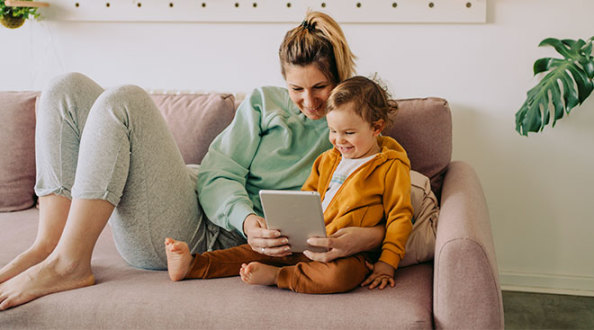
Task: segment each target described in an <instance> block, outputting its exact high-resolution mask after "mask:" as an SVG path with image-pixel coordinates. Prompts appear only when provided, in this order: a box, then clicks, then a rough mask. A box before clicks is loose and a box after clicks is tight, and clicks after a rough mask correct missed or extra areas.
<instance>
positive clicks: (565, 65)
mask: <svg viewBox="0 0 594 330" xmlns="http://www.w3.org/2000/svg"><path fill="white" fill-rule="evenodd" d="M593 41H594V37H592V38H590V39H588V40H586V41H584V40H582V39H578V40H571V39H564V40H559V39H554V38H548V39H545V40H543V41H542V42H541V43H540V44H539V47H540V46H552V47H554V48H555V50H556V51H557V52H558V53H559V54H561V55H562V56H563V59H558V58H550V57H547V58H541V59H539V60H537V61H536V62H534V75H537V74H539V73H543V74H544V73H546V74H545V76H544V77H543V78H542V79H541V80H540V82H539V83H538V84H537V85H536V86H534V87H533V88H532V89H530V90H529V91H528V93H527V98H526V101H524V104H523V105H522V107H521V108H520V110H518V112H517V113H516V131H517V132H518V133H520V134H521V135H528V132H540V131H542V130H543V129H544V127H545V126H546V125H548V124H549V123H550V122H551V118H552V126H553V127H554V126H555V123H556V122H557V120H558V119H561V118H563V116H564V115H565V114H569V112H570V111H571V110H572V109H573V108H575V107H576V106H578V105H580V104H582V102H584V101H585V100H586V98H588V96H589V95H590V94H591V93H592V90H593V89H594V81H593V79H594V56H592V42H593Z"/></svg>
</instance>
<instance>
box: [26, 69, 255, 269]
mask: <svg viewBox="0 0 594 330" xmlns="http://www.w3.org/2000/svg"><path fill="white" fill-rule="evenodd" d="M188 124H190V125H191V124H192V123H188ZM35 146H36V148H35V153H36V164H37V182H36V185H35V192H36V193H37V195H38V196H45V195H49V194H56V195H60V196H64V197H67V198H70V199H71V198H78V199H102V200H106V201H108V202H110V203H111V204H113V205H114V206H115V210H114V212H113V214H112V215H111V217H110V220H109V223H110V225H111V228H112V232H113V236H114V240H115V243H116V247H117V249H118V251H119V253H120V254H121V256H122V257H123V258H124V259H125V260H126V261H127V262H128V263H129V264H131V265H132V266H135V267H139V268H145V269H165V268H166V267H167V258H166V255H165V249H164V244H163V242H164V240H165V237H172V238H174V239H178V240H183V241H185V242H187V243H188V245H189V246H190V249H191V250H192V252H194V253H202V252H204V251H207V250H212V249H221V248H227V247H231V246H236V245H239V244H242V243H245V240H244V239H243V238H242V237H241V236H240V235H239V234H238V233H233V232H228V231H226V230H224V229H222V228H219V227H218V226H216V225H214V224H213V223H212V222H210V221H209V220H208V219H206V217H205V216H204V215H203V213H202V209H201V208H200V205H199V203H198V198H197V197H198V196H197V195H196V191H195V185H196V181H195V178H196V175H195V173H192V169H191V168H189V167H187V166H186V165H185V163H184V161H183V158H182V156H181V153H180V151H179V149H178V147H177V145H176V143H175V140H174V139H173V135H172V134H171V132H170V131H169V128H168V126H167V124H166V122H165V120H164V119H163V116H162V115H161V113H160V111H159V109H158V108H157V107H156V105H155V104H154V102H153V100H152V99H151V97H150V96H149V95H148V94H147V93H146V92H145V91H144V90H143V89H141V88H139V87H136V86H131V85H126V86H121V87H118V88H114V89H108V90H104V89H103V88H101V87H100V86H99V85H97V84H96V83H95V82H94V81H92V80H91V79H89V78H88V77H86V76H84V75H82V74H78V73H71V74H67V75H64V76H60V77H58V78H56V79H54V80H53V81H52V82H51V84H50V85H49V87H48V88H47V89H46V90H45V91H44V92H43V93H42V95H41V98H40V100H39V105H38V110H37V127H36V136H35ZM192 174H194V175H192ZM75 220H76V219H75Z"/></svg>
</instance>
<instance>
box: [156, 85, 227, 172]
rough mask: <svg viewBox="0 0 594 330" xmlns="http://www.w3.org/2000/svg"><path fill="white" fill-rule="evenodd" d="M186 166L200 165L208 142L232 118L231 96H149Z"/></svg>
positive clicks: (215, 94) (219, 94) (210, 94)
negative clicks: (162, 118) (159, 112)
mask: <svg viewBox="0 0 594 330" xmlns="http://www.w3.org/2000/svg"><path fill="white" fill-rule="evenodd" d="M152 97H153V100H154V101H155V103H156V104H157V107H159V109H160V110H161V113H163V116H164V117H165V121H166V122H167V124H168V125H169V128H170V129H171V132H172V133H173V137H174V138H175V142H177V145H178V147H179V149H180V151H181V154H182V156H183V158H184V161H185V162H186V164H200V162H201V161H202V158H203V157H204V155H205V154H206V152H207V151H208V147H209V145H210V143H211V141H212V140H213V139H214V138H215V137H216V136H217V135H218V134H219V133H220V132H221V131H222V130H223V129H224V128H225V127H227V125H229V123H231V120H232V119H233V116H234V115H235V102H234V97H233V95H231V94H221V93H203V94H152Z"/></svg>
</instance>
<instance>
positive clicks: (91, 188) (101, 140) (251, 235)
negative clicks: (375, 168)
mask: <svg viewBox="0 0 594 330" xmlns="http://www.w3.org/2000/svg"><path fill="white" fill-rule="evenodd" d="M279 57H280V63H281V70H282V73H283V76H284V78H285V80H286V81H287V86H288V90H287V89H282V88H261V89H257V90H256V91H254V93H252V95H251V96H250V97H249V98H248V99H247V100H246V101H245V102H243V103H242V105H241V106H240V107H239V109H238V110H237V114H236V117H235V119H234V120H233V122H232V124H231V125H230V126H229V127H228V128H227V129H225V131H223V132H222V133H221V135H220V136H218V137H217V138H216V139H215V140H214V141H213V143H212V145H211V148H210V149H209V152H208V154H207V155H206V156H205V159H204V161H203V163H202V165H201V168H200V171H199V177H198V184H197V187H198V189H197V190H198V196H199V200H200V205H199V203H198V201H197V199H196V193H195V191H194V186H195V185H196V183H195V182H196V181H195V179H192V178H195V175H191V174H192V173H189V172H190V171H189V169H191V168H189V167H186V166H185V164H184V162H183V159H182V157H181V154H180V152H179V150H178V149H177V146H176V144H175V142H174V139H173V137H172V135H171V133H170V132H169V130H168V128H167V125H166V123H165V122H164V120H163V118H162V116H161V114H160V112H159V110H158V109H157V107H156V106H155V104H154V103H153V101H152V100H151V98H150V96H149V95H148V94H147V93H146V92H145V91H144V90H142V89H140V88H138V87H135V86H123V87H119V88H116V89H112V90H107V91H104V90H103V89H102V88H101V87H100V86H98V85H97V84H96V83H94V82H93V81H92V80H90V79H89V78H87V77H85V76H83V75H80V74H69V75H66V76H64V77H60V78H58V79H56V80H55V81H54V82H53V83H52V84H51V86H50V87H49V88H48V89H47V90H46V91H45V92H44V93H43V94H42V97H41V99H40V104H39V111H38V118H37V121H38V125H37V131H36V153H37V154H36V159H37V172H38V173H37V183H36V186H35V190H36V193H37V194H38V195H39V196H40V198H39V202H40V221H39V229H38V233H37V238H36V240H35V242H34V243H33V245H32V246H31V248H30V249H29V250H27V251H25V252H23V253H22V254H21V255H19V256H17V257H16V258H15V259H14V260H13V261H12V262H11V263H9V264H8V265H6V266H5V267H4V268H2V269H1V270H0V283H1V284H0V310H5V309H7V308H10V307H13V306H17V305H20V304H23V303H25V302H28V301H30V300H33V299H36V298H38V297H41V296H43V295H46V294H50V293H54V292H59V291H65V290H70V289H75V288H79V287H84V286H89V285H92V284H94V282H95V280H94V277H93V274H92V272H91V257H92V253H93V249H94V246H95V243H96V241H97V238H98V237H99V234H100V233H101V231H102V230H103V228H104V227H105V224H106V223H107V221H108V220H109V221H110V224H111V227H112V231H113V235H114V241H115V243H116V247H117V248H118V251H119V252H120V254H121V255H122V257H123V258H124V259H125V260H126V261H127V262H128V263H129V264H131V265H132V266H135V267H139V268H145V269H165V268H166V266H167V264H166V260H167V259H166V255H165V249H164V247H163V241H164V239H165V237H168V236H169V237H176V238H178V239H180V240H184V241H186V242H188V244H189V246H190V247H191V249H192V251H193V252H198V253H201V252H204V251H206V250H208V249H220V248H228V247H231V246H236V245H239V244H242V243H245V242H246V240H247V242H248V244H250V246H251V248H252V249H254V250H255V251H258V252H260V253H263V254H267V255H270V256H284V255H287V254H289V253H290V252H289V251H288V246H287V243H286V239H285V238H283V237H281V236H280V233H279V232H278V231H276V230H269V229H267V228H266V225H265V222H264V219H263V218H262V217H261V215H262V211H261V206H260V202H259V200H258V198H257V193H258V191H259V190H260V189H265V188H274V189H298V188H299V187H300V186H301V185H302V184H303V182H304V181H305V179H306V177H307V175H308V173H309V171H310V169H311V165H312V163H313V161H314V159H315V158H316V157H317V156H318V155H319V154H320V153H321V152H322V151H324V150H326V149H328V148H330V144H329V142H328V140H327V126H326V125H327V124H326V121H325V119H324V116H325V107H326V101H327V99H328V96H329V94H330V92H331V90H332V89H333V88H334V86H336V84H337V83H338V82H340V81H342V80H344V79H346V78H348V77H350V76H351V75H352V74H353V73H354V63H353V59H354V56H353V55H352V54H351V52H350V49H349V47H348V45H347V43H346V40H345V39H344V35H343V33H342V30H341V29H340V27H339V26H338V24H337V23H336V22H335V21H334V20H333V19H332V18H330V17H329V16H327V15H325V14H322V13H316V12H312V13H308V15H307V17H306V19H305V20H304V21H303V23H302V24H301V25H299V26H298V27H296V28H294V29H292V30H290V31H289V32H288V33H287V34H286V36H285V39H284V41H283V43H282V44H281V46H280V50H279ZM200 206H202V208H203V209H204V214H202V211H201V207H200ZM383 235H384V230H383V228H382V227H381V226H378V227H374V228H345V229H344V230H341V231H339V232H337V233H336V235H335V236H333V237H330V238H327V239H321V238H320V239H312V240H311V241H310V244H312V245H315V246H321V247H327V248H330V251H329V252H326V253H311V252H307V253H306V255H307V256H308V257H309V258H311V259H313V260H317V261H330V260H333V259H336V258H339V257H343V256H348V255H352V254H354V253H357V252H360V251H364V250H370V249H372V248H375V247H377V246H378V245H379V244H380V242H381V240H382V239H383Z"/></svg>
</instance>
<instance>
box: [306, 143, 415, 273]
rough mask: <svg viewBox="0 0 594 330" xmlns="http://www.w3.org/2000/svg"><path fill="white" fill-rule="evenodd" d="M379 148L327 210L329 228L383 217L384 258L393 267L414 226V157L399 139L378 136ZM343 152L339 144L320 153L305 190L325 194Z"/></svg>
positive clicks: (367, 224) (331, 231)
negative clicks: (337, 147) (411, 163)
mask: <svg viewBox="0 0 594 330" xmlns="http://www.w3.org/2000/svg"><path fill="white" fill-rule="evenodd" d="M378 144H379V146H380V149H381V151H380V153H378V154H376V155H375V157H374V158H373V159H371V160H370V161H368V162H367V163H365V164H363V165H362V166H360V167H359V168H358V169H356V170H355V172H353V173H352V174H351V175H350V176H349V177H348V178H347V179H346V180H345V181H344V183H343V184H342V186H341V187H340V189H339V190H338V192H337V193H336V195H334V198H333V199H332V201H331V202H330V204H328V207H327V208H326V211H325V212H324V221H325V223H326V232H327V234H328V235H332V234H334V233H335V232H336V231H337V230H338V229H341V228H345V227H373V226H376V225H378V224H379V223H381V222H382V221H384V220H385V224H386V236H385V238H384V241H383V243H382V253H381V255H380V259H379V260H380V261H383V262H385V263H387V264H389V265H392V266H393V267H394V268H398V263H399V262H400V260H401V259H402V258H403V257H404V247H405V245H406V241H407V240H408V236H409V234H410V232H411V230H412V215H413V208H412V205H411V202H410V189H411V188H410V187H411V186H410V161H409V159H408V156H407V155H406V151H405V150H404V148H402V146H401V145H400V144H399V143H398V142H396V140H394V139H392V138H390V137H387V136H379V137H378ZM341 158H342V156H341V154H340V152H339V151H338V150H336V148H334V149H331V150H328V151H326V152H324V153H323V154H321V155H320V156H319V157H318V158H317V159H316V161H315V162H314V165H313V168H312V171H311V174H310V176H309V178H308V179H307V181H305V184H304V185H303V187H302V188H301V190H309V191H317V192H318V193H320V196H321V197H322V200H323V199H324V195H325V193H326V191H327V190H328V185H329V184H330V180H331V179H332V174H333V173H334V170H335V169H336V167H337V166H338V164H339V163H340V160H341Z"/></svg>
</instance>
